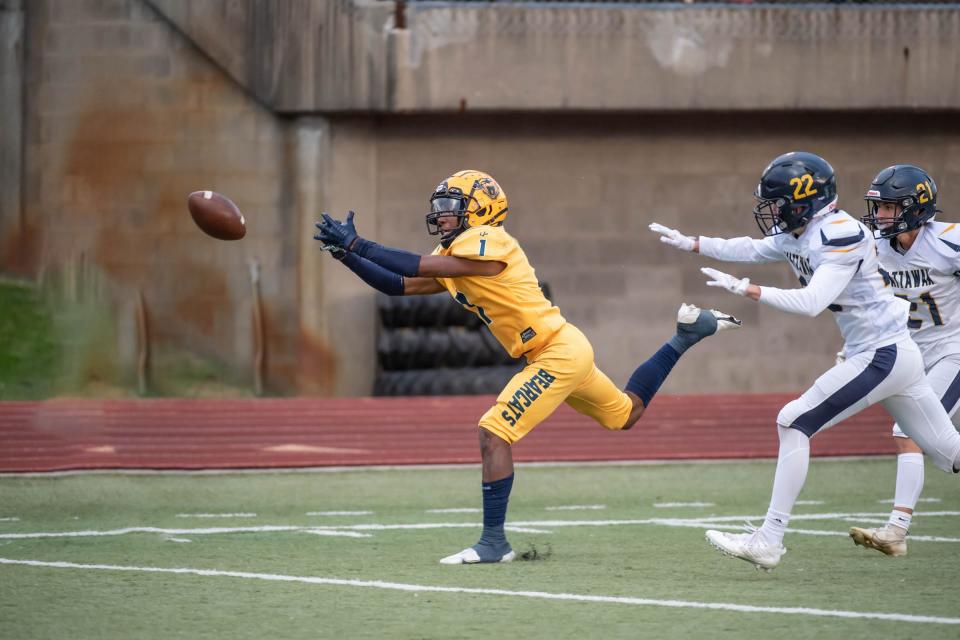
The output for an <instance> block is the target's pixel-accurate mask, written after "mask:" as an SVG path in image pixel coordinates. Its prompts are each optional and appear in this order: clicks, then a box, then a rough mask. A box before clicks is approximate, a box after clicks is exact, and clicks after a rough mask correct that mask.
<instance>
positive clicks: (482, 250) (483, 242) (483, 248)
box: [480, 240, 487, 255]
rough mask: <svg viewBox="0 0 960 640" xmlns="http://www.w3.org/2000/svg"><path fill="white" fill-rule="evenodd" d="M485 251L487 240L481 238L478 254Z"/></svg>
mask: <svg viewBox="0 0 960 640" xmlns="http://www.w3.org/2000/svg"><path fill="white" fill-rule="evenodd" d="M486 251H487V241H486V240H481V241H480V255H483V254H484V253H485V252H486Z"/></svg>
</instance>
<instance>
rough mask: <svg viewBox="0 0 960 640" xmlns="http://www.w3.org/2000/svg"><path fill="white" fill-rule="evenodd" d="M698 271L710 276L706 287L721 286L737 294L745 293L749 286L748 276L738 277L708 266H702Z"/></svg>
mask: <svg viewBox="0 0 960 640" xmlns="http://www.w3.org/2000/svg"><path fill="white" fill-rule="evenodd" d="M700 271H701V272H703V274H704V275H706V276H707V277H708V278H710V280H709V281H707V286H708V287H723V288H724V289H726V290H727V291H729V292H730V293H735V294H737V295H738V296H745V295H747V288H748V287H749V286H750V278H738V277H736V276H732V275H730V274H729V273H724V272H723V271H717V270H716V269H711V268H710V267H703V268H702V269H700Z"/></svg>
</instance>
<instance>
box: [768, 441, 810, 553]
mask: <svg viewBox="0 0 960 640" xmlns="http://www.w3.org/2000/svg"><path fill="white" fill-rule="evenodd" d="M777 433H778V434H779V435H780V454H779V455H778V457H777V472H776V475H775V476H774V478H773V496H772V497H771V498H770V508H769V509H768V510H767V517H766V518H765V519H764V521H763V526H762V527H761V528H760V535H761V536H762V537H763V539H764V540H765V541H766V542H767V544H772V545H775V546H776V545H779V544H781V543H782V542H783V534H784V533H786V531H787V525H788V524H789V523H790V513H791V512H792V511H793V504H794V503H795V502H796V501H797V496H799V495H800V490H801V489H803V483H804V482H806V480H807V468H808V467H809V466H810V438H808V437H807V436H806V434H804V433H802V432H800V431H797V430H796V429H789V428H787V427H781V426H780V425H777Z"/></svg>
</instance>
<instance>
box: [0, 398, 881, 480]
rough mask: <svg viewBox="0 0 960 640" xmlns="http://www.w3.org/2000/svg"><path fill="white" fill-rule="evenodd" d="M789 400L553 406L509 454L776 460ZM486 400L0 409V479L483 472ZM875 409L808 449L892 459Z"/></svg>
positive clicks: (521, 457)
mask: <svg viewBox="0 0 960 640" xmlns="http://www.w3.org/2000/svg"><path fill="white" fill-rule="evenodd" d="M793 397H794V396H792V395H789V394H761V395H736V396H730V395H723V396H719V395H718V396H658V397H657V399H656V401H655V402H654V403H653V404H652V405H651V407H650V410H649V411H648V412H647V414H646V415H645V416H644V417H643V418H642V419H641V420H640V422H639V423H637V425H636V426H635V427H634V428H633V429H632V430H630V431H627V432H607V431H605V430H604V429H603V428H602V427H600V426H598V425H597V424H595V423H594V422H592V421H591V420H589V419H588V418H585V417H583V416H581V415H579V414H577V413H575V412H574V411H573V410H571V409H570V408H568V407H566V406H562V407H561V408H560V409H559V410H558V411H557V412H556V413H555V414H554V415H553V416H551V418H550V419H549V420H547V421H546V422H544V423H543V424H541V425H540V426H538V427H537V428H536V429H534V431H533V432H532V433H531V434H530V435H528V436H527V437H526V438H524V439H523V440H522V441H520V442H519V443H518V444H517V445H516V446H515V449H514V457H515V459H516V460H518V461H586V460H682V459H710V458H714V459H718V458H757V457H775V456H776V455H777V435H776V429H775V428H774V424H775V420H776V416H777V412H778V411H779V410H780V407H781V406H782V405H783V404H785V403H786V402H788V401H789V400H790V399H792V398H793ZM492 401H493V397H492V396H464V397H422V398H335V399H333V398H331V399H317V398H310V399H258V400H186V399H158V400H73V399H58V400H48V401H44V402H2V403H0V471H7V472H9V471H15V472H16V471H58V470H68V469H230V468H256V467H315V466H340V465H373V464H387V465H406V464H437V463H464V462H472V463H475V462H479V459H480V456H479V452H478V447H477V436H476V421H477V419H478V418H479V416H480V415H482V414H483V412H484V411H486V409H487V408H488V407H489V406H490V404H491V402H492ZM890 425H891V421H890V419H889V418H888V417H887V416H886V414H885V413H883V410H882V409H880V408H879V407H872V408H871V409H869V410H868V411H865V412H863V413H861V414H859V415H857V416H854V417H853V418H851V419H849V420H847V421H846V422H845V423H843V424H842V425H839V426H837V427H835V428H833V429H831V430H829V431H827V432H825V433H823V434H820V435H818V436H817V437H816V438H815V439H814V440H813V445H812V452H813V454H814V455H820V456H846V455H873V454H889V453H893V451H894V449H893V443H892V441H891V438H890V435H889V434H890Z"/></svg>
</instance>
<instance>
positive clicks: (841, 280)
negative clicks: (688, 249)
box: [700, 263, 859, 317]
mask: <svg viewBox="0 0 960 640" xmlns="http://www.w3.org/2000/svg"><path fill="white" fill-rule="evenodd" d="M858 268H859V265H858V264H857V265H854V264H830V263H827V264H823V265H821V266H820V267H819V268H818V269H817V270H816V271H815V272H814V274H813V277H812V278H811V279H810V284H808V285H807V286H806V287H804V288H802V289H778V288H776V287H761V286H758V285H755V284H750V279H749V278H737V277H735V276H731V275H730V274H727V273H724V272H722V271H718V270H716V269H711V268H709V267H705V268H703V269H701V270H700V271H702V272H703V273H704V274H706V275H707V276H709V277H710V281H709V282H707V286H708V287H721V288H723V289H726V290H727V291H729V292H730V293H735V294H737V295H741V296H746V297H748V298H750V299H751V300H758V301H759V302H762V303H764V304H768V305H770V306H771V307H774V308H775V309H780V310H781V311H786V312H787V313H796V314H799V315H804V316H811V317H813V316H816V315H819V314H820V313H821V312H823V310H824V309H826V308H827V307H828V306H830V304H831V303H832V302H833V301H834V300H836V299H837V296H839V295H840V294H841V293H842V292H843V290H844V288H845V287H846V286H847V284H849V283H850V280H852V279H853V276H854V275H855V274H856V273H857V269H858Z"/></svg>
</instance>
